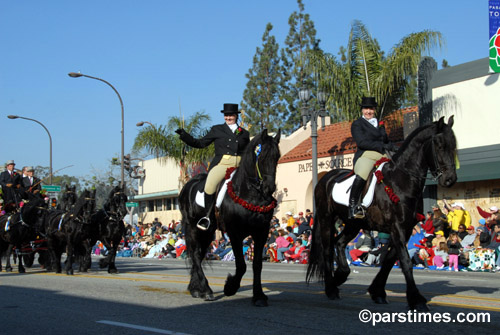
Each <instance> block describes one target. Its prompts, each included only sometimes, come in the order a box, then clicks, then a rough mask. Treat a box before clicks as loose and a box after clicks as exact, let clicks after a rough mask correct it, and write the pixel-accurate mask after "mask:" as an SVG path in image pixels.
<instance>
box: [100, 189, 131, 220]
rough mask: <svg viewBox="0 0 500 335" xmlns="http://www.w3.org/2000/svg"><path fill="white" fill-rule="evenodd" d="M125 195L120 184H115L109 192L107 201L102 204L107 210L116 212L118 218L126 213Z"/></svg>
mask: <svg viewBox="0 0 500 335" xmlns="http://www.w3.org/2000/svg"><path fill="white" fill-rule="evenodd" d="M126 202H127V195H126V194H125V191H124V190H123V189H122V188H121V187H120V186H115V188H113V190H111V192H110V193H109V197H108V201H107V202H106V204H105V205H104V208H105V209H106V211H107V212H110V213H113V214H117V215H118V216H119V217H120V220H121V219H122V218H123V217H125V215H127V207H126V205H125V204H126Z"/></svg>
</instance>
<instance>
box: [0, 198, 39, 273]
mask: <svg viewBox="0 0 500 335" xmlns="http://www.w3.org/2000/svg"><path fill="white" fill-rule="evenodd" d="M28 197H29V200H28V201H27V202H26V203H25V204H24V206H23V207H21V208H20V209H19V210H18V212H16V213H14V214H11V215H8V214H6V215H3V216H1V217H0V255H1V254H4V253H5V255H6V257H7V263H6V264H5V271H7V272H10V271H12V266H11V264H10V256H11V254H12V250H13V248H14V247H15V248H16V250H17V251H18V252H20V251H21V250H22V246H23V245H24V244H25V243H27V242H29V241H31V240H32V239H33V237H34V236H35V234H36V230H37V227H36V223H37V221H38V218H39V217H40V216H41V215H42V213H43V211H45V210H46V203H45V201H44V199H43V198H42V197H40V196H39V195H37V194H35V195H33V194H32V193H30V194H29V195H28ZM18 256H19V257H18V260H19V264H18V269H19V273H24V272H26V270H25V268H24V266H23V258H22V255H21V254H19V255H18ZM1 270H2V261H1V257H0V271H1Z"/></svg>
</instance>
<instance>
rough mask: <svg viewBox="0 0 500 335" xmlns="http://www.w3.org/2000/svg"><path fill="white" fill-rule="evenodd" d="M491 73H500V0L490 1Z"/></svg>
mask: <svg viewBox="0 0 500 335" xmlns="http://www.w3.org/2000/svg"><path fill="white" fill-rule="evenodd" d="M488 9H489V15H490V35H489V36H490V72H500V0H489V5H488Z"/></svg>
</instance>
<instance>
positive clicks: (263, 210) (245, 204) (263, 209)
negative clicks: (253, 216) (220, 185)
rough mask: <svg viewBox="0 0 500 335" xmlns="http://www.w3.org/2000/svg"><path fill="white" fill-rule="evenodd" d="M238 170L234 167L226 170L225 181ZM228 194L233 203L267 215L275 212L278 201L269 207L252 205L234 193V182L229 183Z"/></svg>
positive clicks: (274, 201)
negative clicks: (272, 211)
mask: <svg viewBox="0 0 500 335" xmlns="http://www.w3.org/2000/svg"><path fill="white" fill-rule="evenodd" d="M235 169H236V168H234V167H230V168H228V169H227V170H226V175H225V177H224V178H225V179H229V178H230V177H231V173H233V171H234V170H235ZM227 193H229V196H230V197H231V199H233V201H234V202H235V203H237V204H239V205H241V206H243V207H245V208H246V209H248V210H250V211H252V212H259V213H267V212H269V211H271V210H273V209H274V208H275V207H276V200H273V201H271V203H270V204H269V205H267V206H257V205H252V204H251V203H249V202H247V201H246V200H244V199H241V198H240V197H238V196H237V195H236V193H234V189H233V182H232V181H229V182H228V183H227Z"/></svg>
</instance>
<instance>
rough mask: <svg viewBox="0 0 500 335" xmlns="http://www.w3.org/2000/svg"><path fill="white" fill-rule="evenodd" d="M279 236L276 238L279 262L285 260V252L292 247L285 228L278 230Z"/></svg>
mask: <svg viewBox="0 0 500 335" xmlns="http://www.w3.org/2000/svg"><path fill="white" fill-rule="evenodd" d="M278 235H279V236H278V237H277V238H276V251H277V258H278V261H279V262H282V261H284V257H283V254H284V253H285V251H287V250H288V249H290V241H289V240H287V239H286V237H287V234H286V233H285V231H284V230H282V229H280V230H279V231H278Z"/></svg>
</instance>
